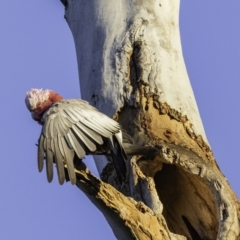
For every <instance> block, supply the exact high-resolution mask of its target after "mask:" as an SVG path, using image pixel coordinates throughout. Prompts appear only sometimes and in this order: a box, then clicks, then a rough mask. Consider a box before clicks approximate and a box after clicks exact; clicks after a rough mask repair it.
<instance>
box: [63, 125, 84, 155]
mask: <svg viewBox="0 0 240 240" xmlns="http://www.w3.org/2000/svg"><path fill="white" fill-rule="evenodd" d="M67 135H68V138H69V140H70V142H71V144H72V146H73V148H74V150H75V152H76V154H77V156H78V158H80V159H82V158H83V157H84V156H85V154H86V152H85V149H84V148H83V147H82V145H81V144H80V143H79V142H78V140H77V139H76V137H75V136H74V134H73V132H72V130H71V131H69V133H68V134H67Z"/></svg>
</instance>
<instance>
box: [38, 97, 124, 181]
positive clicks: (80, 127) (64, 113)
mask: <svg viewBox="0 0 240 240" xmlns="http://www.w3.org/2000/svg"><path fill="white" fill-rule="evenodd" d="M43 121H44V122H45V123H44V125H43V129H42V132H41V134H40V138H39V144H38V169H39V171H40V172H41V171H42V169H43V166H44V158H45V159H46V170H47V178H48V181H49V182H51V181H52V179H53V163H54V162H55V163H56V166H57V172H58V179H59V183H60V184H63V183H64V181H65V173H64V164H67V169H68V175H69V178H70V181H71V183H72V184H75V183H76V175H75V172H74V164H73V158H74V155H75V154H76V155H77V156H78V158H80V159H82V158H83V157H84V156H85V155H86V153H94V152H95V151H96V150H97V146H98V145H103V144H104V138H108V139H110V141H111V142H112V141H113V140H112V136H113V135H115V134H116V133H119V132H120V125H119V124H118V123H117V122H116V121H114V120H112V119H111V118H109V117H108V116H106V115H104V114H103V113H101V112H99V111H98V110H97V109H96V108H94V107H93V106H91V105H89V104H88V102H86V101H83V100H75V99H72V100H61V101H59V102H57V103H55V104H54V105H53V106H52V107H51V108H50V109H49V110H48V111H47V112H46V113H45V114H44V116H43Z"/></svg>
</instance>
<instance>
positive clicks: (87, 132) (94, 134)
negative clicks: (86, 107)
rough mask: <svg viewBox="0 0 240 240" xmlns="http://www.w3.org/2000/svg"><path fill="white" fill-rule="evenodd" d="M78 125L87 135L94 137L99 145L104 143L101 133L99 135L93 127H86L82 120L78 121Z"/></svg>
mask: <svg viewBox="0 0 240 240" xmlns="http://www.w3.org/2000/svg"><path fill="white" fill-rule="evenodd" d="M76 125H77V127H78V128H79V129H81V131H83V132H84V133H85V134H86V135H87V136H89V137H90V138H91V139H93V140H94V141H95V142H96V143H98V144H99V145H102V144H103V139H102V137H101V135H99V134H98V133H96V132H95V131H93V130H92V129H90V128H88V127H86V126H85V125H83V124H82V123H81V122H78V123H77V124H76Z"/></svg>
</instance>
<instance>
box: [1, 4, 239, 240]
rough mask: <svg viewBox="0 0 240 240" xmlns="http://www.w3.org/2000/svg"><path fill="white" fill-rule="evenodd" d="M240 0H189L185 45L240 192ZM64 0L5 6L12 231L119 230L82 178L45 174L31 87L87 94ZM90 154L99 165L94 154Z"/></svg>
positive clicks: (5, 180) (4, 221) (4, 149)
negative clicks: (76, 182) (29, 99)
mask: <svg viewBox="0 0 240 240" xmlns="http://www.w3.org/2000/svg"><path fill="white" fill-rule="evenodd" d="M239 12H240V2H239V1H238V0H232V1H231V2H227V1H216V0H212V1H206V0H205V1H199V2H197V1H182V3H181V15H180V23H181V36H182V45H183V53H184V57H185V62H186V66H187V69H188V73H189V77H190V80H191V83H192V86H193V90H194V93H195V97H196V99H197V103H198V106H199V110H200V113H201V116H202V120H203V123H204V127H205V130H206V134H207V137H208V140H209V142H210V144H211V147H212V149H213V151H214V154H215V157H216V159H217V161H218V164H219V166H220V168H221V170H222V172H223V173H224V174H225V176H226V177H227V179H228V180H229V182H230V184H231V186H232V188H233V190H234V191H235V192H236V193H237V195H238V196H240V186H239V170H240V163H239V162H240V161H239V153H238V150H239V149H240V144H239V137H240V128H239V112H238V111H239V105H240V94H239V89H240V67H239V63H240V46H239V43H240V18H239ZM63 15H64V8H63V6H62V4H61V3H60V1H58V0H35V1H27V0H21V1H17V0H8V1H2V3H1V8H0V29H1V34H0V46H1V47H0V81H1V82H0V91H1V92H0V93H1V94H0V100H1V102H2V103H4V106H3V107H2V111H1V119H0V122H1V126H2V129H1V135H0V146H1V168H0V190H1V197H0V199H1V201H0V203H1V204H0V226H1V227H0V236H1V239H4V240H15V239H24V240H32V239H34V240H53V239H58V240H65V239H71V240H75V239H76V240H79V239H91V240H95V239H96V240H99V239H110V240H111V239H115V238H114V236H113V234H112V232H111V229H110V228H109V227H108V224H107V223H106V221H105V219H104V217H103V216H102V215H101V213H100V212H99V211H98V210H97V209H96V208H95V207H94V206H93V205H92V204H91V203H90V202H89V201H88V199H87V198H86V197H85V196H84V194H83V193H81V192H80V191H79V190H78V189H77V188H76V187H74V186H71V185H70V184H64V185H63V186H59V185H58V182H57V179H56V178H54V181H53V183H52V184H48V183H47V180H46V176H45V173H42V174H39V173H38V171H37V164H36V150H37V149H36V146H35V143H36V142H37V139H38V136H39V132H40V126H39V125H37V124H36V123H34V122H33V121H32V120H31V117H30V114H29V112H28V111H27V109H26V107H25V105H24V97H25V93H26V91H27V90H29V89H30V88H32V87H38V88H40V87H42V88H50V89H54V90H56V91H57V92H59V93H61V94H62V95H63V96H64V97H66V98H78V97H79V96H80V95H79V91H80V90H79V89H80V88H79V83H78V70H77V61H76V54H75V47H74V43H73V38H72V35H71V32H70V30H69V28H68V25H67V23H66V21H65V19H64V18H63ZM86 162H87V164H88V166H89V167H90V168H91V170H92V171H93V172H94V173H95V174H96V169H95V167H94V164H93V163H92V160H91V158H88V159H87V161H86Z"/></svg>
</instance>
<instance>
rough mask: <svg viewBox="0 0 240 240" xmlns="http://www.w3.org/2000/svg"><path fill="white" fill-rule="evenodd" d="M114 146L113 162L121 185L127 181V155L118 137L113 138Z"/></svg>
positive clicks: (112, 152)
mask: <svg viewBox="0 0 240 240" xmlns="http://www.w3.org/2000/svg"><path fill="white" fill-rule="evenodd" d="M112 143H113V145H112V147H111V155H112V160H113V166H114V168H115V171H116V173H117V177H118V180H119V182H120V183H123V182H125V181H126V176H127V168H126V160H127V155H126V153H125V151H124V149H123V147H122V144H121V143H120V142H119V141H118V139H117V137H116V136H113V141H112Z"/></svg>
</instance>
